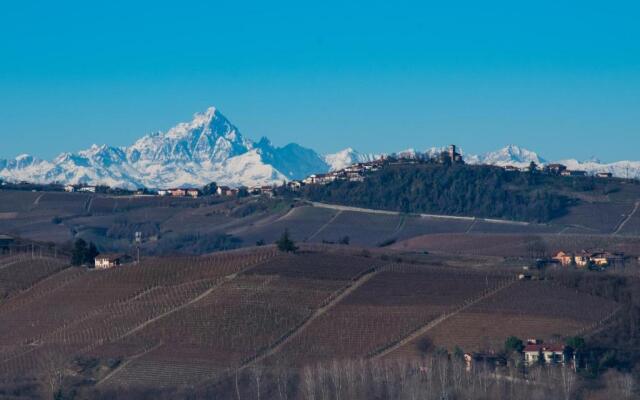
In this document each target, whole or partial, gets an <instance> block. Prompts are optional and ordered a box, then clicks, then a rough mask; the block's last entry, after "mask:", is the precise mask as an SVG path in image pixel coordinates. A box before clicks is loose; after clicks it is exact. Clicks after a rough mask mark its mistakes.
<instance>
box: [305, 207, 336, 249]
mask: <svg viewBox="0 0 640 400" xmlns="http://www.w3.org/2000/svg"><path fill="white" fill-rule="evenodd" d="M340 214H342V210H339V211H338V212H337V213H336V215H334V216H333V217H331V218H329V220H328V221H327V222H326V223H325V224H324V225H322V226H321V227H320V228H318V230H317V231H315V232H314V233H313V235H311V236H309V237H308V238H306V239H305V242H308V241H310V240H311V239H313V238H314V237H316V236H318V234H319V233H320V232H322V231H323V230H325V228H326V227H327V226H329V225H330V224H331V223H332V222H333V221H335V220H336V218H338V216H339V215H340Z"/></svg>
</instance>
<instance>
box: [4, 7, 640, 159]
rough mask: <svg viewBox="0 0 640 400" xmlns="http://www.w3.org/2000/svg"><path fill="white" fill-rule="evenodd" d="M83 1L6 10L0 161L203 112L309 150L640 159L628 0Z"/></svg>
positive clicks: (633, 20)
mask: <svg viewBox="0 0 640 400" xmlns="http://www.w3.org/2000/svg"><path fill="white" fill-rule="evenodd" d="M89 3H97V2H86V1H58V2H51V1H28V0H25V1H20V2H11V4H9V2H5V3H4V4H3V6H2V12H0V38H1V39H0V138H2V146H0V157H12V156H15V155H17V154H19V153H24V152H28V153H32V154H35V155H37V156H40V157H45V158H51V157H53V156H55V155H57V154H58V153H60V152H62V151H66V150H70V151H76V150H80V149H83V148H86V147H88V146H90V145H91V144H92V143H99V144H101V143H107V144H111V145H128V144H130V143H132V142H133V141H134V140H135V139H136V138H138V137H139V136H141V135H143V134H145V133H148V132H151V131H156V130H166V129H168V128H169V127H170V126H172V125H174V124H175V123H177V122H179V121H183V120H188V119H190V117H191V115H192V114H193V113H194V112H197V111H202V110H204V109H206V107H207V106H209V105H215V106H216V107H218V108H219V109H220V110H221V111H222V112H223V113H224V114H225V115H226V116H227V117H228V118H229V119H230V120H231V121H233V122H234V123H235V124H236V125H237V126H238V127H239V128H240V130H241V131H242V132H243V133H244V134H245V135H246V136H248V137H251V138H255V139H258V138H259V137H261V136H268V137H269V138H270V139H271V140H272V141H273V142H274V143H275V144H279V145H283V144H285V143H288V142H291V141H295V142H298V143H300V144H302V145H305V146H309V147H312V148H314V149H316V150H318V151H321V152H331V151H336V150H339V149H341V148H344V147H346V146H353V147H355V148H357V149H358V150H361V151H367V152H379V151H394V150H401V149H404V148H408V147H414V148H418V149H422V148H426V147H429V146H432V145H445V144H448V143H457V144H459V145H461V146H462V147H463V148H464V149H466V150H467V151H468V152H474V153H479V152H484V151H489V150H494V149H496V148H498V147H502V146H503V145H506V144H509V143H514V144H519V145H521V146H524V147H527V148H530V149H532V150H536V151H538V152H540V153H541V154H542V155H544V156H546V157H547V158H551V159H557V158H565V157H569V156H572V157H577V158H589V157H591V156H597V157H599V158H601V159H603V160H609V161H611V160H617V159H623V158H624V159H640V154H638V149H640V112H639V111H640V24H638V21H639V20H640V5H639V4H638V2H637V1H636V2H632V1H609V2H595V1H582V2H575V1H572V2H568V1H567V2H565V1H536V2H513V1H504V2H498V1H493V2H478V1H452V2H428V1H420V2H403V1H395V2H389V1H367V2H344V1H341V2H338V1H323V2H313V5H310V4H307V3H311V2H300V1H281V2H277V1H273V2H264V1H261V2H258V1H234V2H231V1H228V2H216V1H188V0H184V1H181V2H170V1H154V2H143V1H135V2H134V1H118V0H114V1H109V2H101V3H104V4H100V5H96V4H89ZM345 3H349V4H345Z"/></svg>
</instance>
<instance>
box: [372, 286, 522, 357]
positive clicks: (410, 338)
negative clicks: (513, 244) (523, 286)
mask: <svg viewBox="0 0 640 400" xmlns="http://www.w3.org/2000/svg"><path fill="white" fill-rule="evenodd" d="M516 282H518V281H517V280H515V279H514V280H510V281H509V282H507V283H505V284H502V285H500V286H498V287H497V288H495V289H493V290H491V291H489V292H487V293H485V294H483V295H482V296H480V297H478V298H476V299H475V300H472V301H470V302H468V303H466V304H464V305H463V306H461V307H459V308H458V309H456V310H455V311H452V312H450V313H447V314H444V315H441V316H440V317H438V318H436V319H434V320H433V321H430V322H429V323H427V324H426V325H424V326H423V327H421V328H419V329H418V330H416V331H414V332H413V333H411V334H409V335H408V336H406V337H404V338H403V339H401V340H399V341H397V342H395V343H392V344H390V345H389V346H387V347H385V348H382V349H380V350H376V351H375V352H373V353H371V354H370V355H369V358H372V359H378V358H382V357H384V356H386V355H388V354H389V353H392V352H393V351H395V350H397V349H399V348H400V347H402V346H404V345H406V344H407V343H409V342H412V341H413V340H415V339H417V338H419V337H420V336H422V335H424V334H425V333H427V332H429V331H430V330H432V329H433V328H435V327H437V326H438V325H440V324H441V323H443V322H444V321H446V320H448V319H449V318H451V317H453V316H456V315H458V314H460V313H461V312H463V311H465V310H466V309H468V308H469V307H471V306H473V305H476V304H478V303H480V302H481V301H483V300H485V299H488V298H489V297H492V296H495V295H496V294H498V293H499V292H501V291H502V290H504V289H506V288H508V287H510V286H512V285H513V284H515V283H516Z"/></svg>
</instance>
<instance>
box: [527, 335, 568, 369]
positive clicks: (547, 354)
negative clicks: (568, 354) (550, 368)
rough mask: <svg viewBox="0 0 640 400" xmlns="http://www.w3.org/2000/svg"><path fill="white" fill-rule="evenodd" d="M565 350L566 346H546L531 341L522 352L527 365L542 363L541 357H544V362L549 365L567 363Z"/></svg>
mask: <svg viewBox="0 0 640 400" xmlns="http://www.w3.org/2000/svg"><path fill="white" fill-rule="evenodd" d="M564 350H565V346H564V345H561V344H545V343H542V342H540V341H531V340H530V341H529V342H528V343H527V345H526V346H525V347H524V350H523V351H522V352H523V353H524V361H525V363H527V364H535V363H538V362H540V357H544V362H545V363H547V364H564V363H565V362H566V361H567V360H565V355H564Z"/></svg>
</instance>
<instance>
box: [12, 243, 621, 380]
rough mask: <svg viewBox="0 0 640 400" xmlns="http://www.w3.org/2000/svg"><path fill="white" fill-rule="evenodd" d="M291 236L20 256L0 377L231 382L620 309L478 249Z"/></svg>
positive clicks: (532, 331)
mask: <svg viewBox="0 0 640 400" xmlns="http://www.w3.org/2000/svg"><path fill="white" fill-rule="evenodd" d="M301 247H302V249H301V250H300V251H299V252H298V253H296V254H284V253H280V252H278V251H277V250H276V249H275V247H274V246H263V247H256V248H252V249H244V250H234V251H228V252H221V253H215V254H213V255H207V256H193V257H166V258H157V259H151V258H149V259H147V260H145V261H144V262H143V263H142V264H140V265H129V266H122V267H119V268H114V269H110V270H106V271H91V270H87V269H82V268H75V267H68V268H65V264H64V263H60V262H58V263H55V262H52V261H47V260H36V261H31V260H29V262H31V264H25V266H24V267H23V269H21V272H20V273H22V274H23V275H24V277H25V278H24V279H22V278H21V279H16V280H15V281H14V282H12V284H14V285H18V284H19V283H20V282H24V283H22V284H19V285H18V286H19V287H20V288H19V289H11V290H12V291H11V293H10V294H9V295H8V296H7V298H6V300H5V301H3V302H2V303H0V337H2V339H3V340H2V343H0V389H2V386H3V385H4V384H8V383H11V384H16V382H22V384H30V382H31V383H33V382H36V384H41V383H42V382H44V381H45V380H46V379H47V378H46V377H47V371H49V370H50V368H51V365H56V366H57V368H60V366H61V365H62V366H64V368H66V369H68V370H73V371H81V372H74V373H80V374H84V375H82V376H83V379H85V381H84V382H93V383H91V385H95V387H96V388H104V389H105V390H108V389H109V388H113V389H119V388H123V387H126V388H132V389H133V388H149V387H153V388H174V387H184V386H188V387H194V386H198V385H200V384H203V383H212V382H229V379H233V376H235V374H236V373H237V372H238V371H240V373H242V371H246V370H247V369H249V368H253V367H254V366H275V365H277V366H282V365H285V366H289V367H293V368H297V367H302V366H305V365H310V364H315V363H318V362H325V361H326V362H329V361H331V360H336V359H363V358H378V357H380V358H383V357H392V356H399V355H409V356H416V355H422V354H423V352H424V351H425V346H424V345H423V342H424V341H423V339H424V338H428V339H429V343H431V346H432V347H430V349H431V350H432V349H433V348H435V347H439V346H441V347H447V348H451V347H453V346H455V345H459V346H462V347H463V348H464V349H465V350H467V349H468V350H474V349H485V348H491V347H492V346H498V345H501V343H502V342H503V341H504V337H505V335H508V334H515V335H519V336H522V337H529V336H536V337H540V338H543V339H546V340H551V339H554V338H557V337H564V336H567V335H570V334H574V333H576V332H579V331H582V330H584V329H589V328H590V327H594V326H596V324H597V322H598V321H600V320H602V319H604V318H606V317H607V316H610V315H612V314H613V313H614V312H615V311H616V310H617V307H618V305H617V304H616V303H613V302H609V301H605V300H602V299H600V298H597V297H593V296H589V295H584V294H581V293H577V292H575V291H572V290H569V289H566V288H564V287H560V286H551V285H549V282H546V281H542V282H517V283H514V282H516V281H515V276H514V275H513V274H501V273H497V272H491V273H489V272H486V271H485V270H483V269H482V268H483V267H482V266H481V264H479V263H480V262H481V260H480V259H478V260H477V263H476V262H474V261H473V259H470V258H468V257H466V258H460V259H457V261H455V260H452V261H451V262H448V263H443V262H439V261H438V260H441V258H442V257H441V256H438V257H434V258H433V263H431V264H425V263H416V264H406V263H405V264H403V263H399V262H397V261H392V260H391V257H389V256H388V255H387V254H384V253H383V252H382V251H381V250H380V251H371V252H363V251H362V250H361V249H357V248H353V247H348V246H325V245H320V244H314V245H306V244H303V245H302V246H301ZM14 261H15V260H14ZM7 262H9V263H11V262H13V261H11V259H10V258H6V257H5V258H3V259H0V265H8V264H2V263H7ZM23 262H26V261H25V260H18V263H23ZM482 262H486V261H482ZM469 263H472V264H473V265H469ZM15 265H18V264H15ZM465 265H467V266H466V267H465ZM12 266H13V265H10V266H7V267H6V268H5V269H9V268H11V267H12ZM36 271H38V272H37V273H36ZM491 271H496V269H495V268H494V269H491ZM2 272H3V270H2V269H0V274H1V273H2ZM17 276H22V275H17ZM27 277H29V278H27ZM78 360H88V361H87V362H91V363H95V365H96V366H97V367H95V368H94V369H93V370H90V371H89V372H86V371H83V370H82V368H81V367H79V365H80V364H78V363H79V362H80V361H78ZM52 363H54V364H52Z"/></svg>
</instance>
